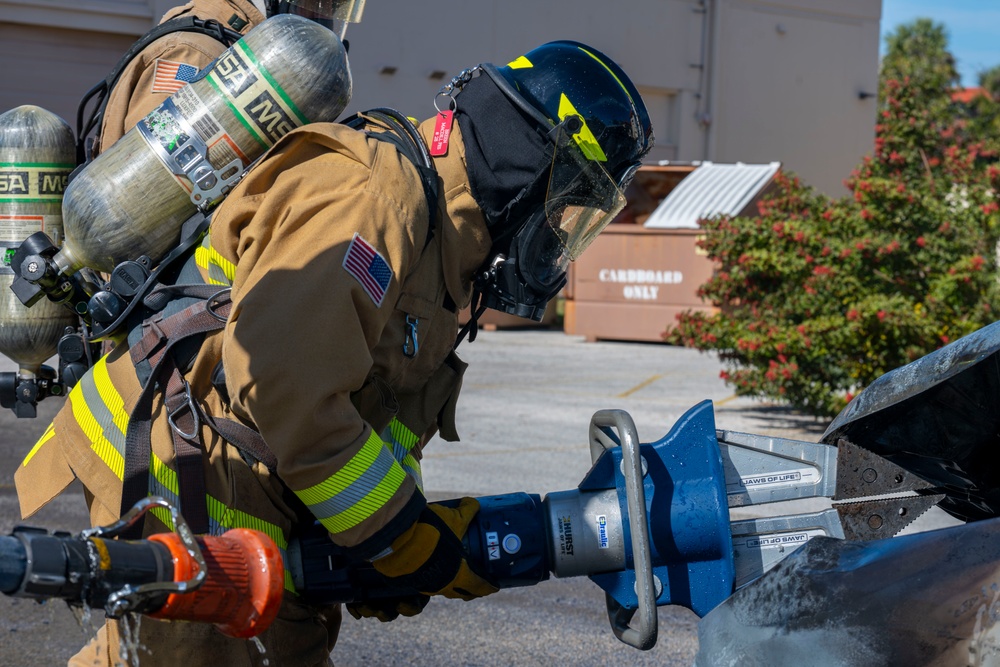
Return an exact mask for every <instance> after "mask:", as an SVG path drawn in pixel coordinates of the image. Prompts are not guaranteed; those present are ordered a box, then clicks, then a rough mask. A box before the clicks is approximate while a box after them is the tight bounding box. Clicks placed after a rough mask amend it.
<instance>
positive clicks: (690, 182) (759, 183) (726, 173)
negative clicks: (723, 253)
mask: <svg viewBox="0 0 1000 667" xmlns="http://www.w3.org/2000/svg"><path fill="white" fill-rule="evenodd" d="M780 167H781V163H780V162H771V163H769V164H744V163H743V162H736V163H731V164H716V163H714V162H702V163H701V164H700V165H699V166H698V168H697V169H695V170H694V171H692V172H691V173H690V174H689V175H687V176H686V177H685V178H684V179H683V180H681V182H680V183H678V184H677V187H676V188H674V189H673V190H671V191H670V194H668V195H667V196H666V197H665V198H664V199H663V201H662V202H660V205H659V206H657V207H656V209H655V210H654V211H653V212H652V213H651V214H650V216H649V218H648V219H647V220H646V222H645V224H644V225H643V226H644V227H649V228H653V229H677V228H692V229H696V228H697V227H698V221H699V220H701V219H702V218H708V217H711V216H713V215H719V214H725V215H740V214H741V213H742V212H743V210H744V209H745V208H746V207H747V205H748V204H750V202H751V201H753V199H754V197H756V196H757V195H758V194H760V192H761V191H762V190H763V189H764V188H765V187H767V185H768V184H769V183H770V182H771V179H772V178H773V177H774V175H775V174H776V173H777V172H778V169H779V168H780Z"/></svg>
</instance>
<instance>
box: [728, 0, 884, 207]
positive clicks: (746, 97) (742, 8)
mask: <svg viewBox="0 0 1000 667" xmlns="http://www.w3.org/2000/svg"><path fill="white" fill-rule="evenodd" d="M719 2H720V11H719V14H718V21H717V26H718V28H717V33H716V35H715V41H716V46H715V50H716V57H715V58H714V62H715V63H716V65H715V71H714V73H713V75H714V80H713V83H712V90H713V97H714V98H715V103H714V104H713V105H712V106H713V113H712V121H713V123H712V124H713V128H712V130H711V135H710V139H709V141H710V143H709V153H710V154H711V156H712V158H711V159H713V160H716V161H719V162H732V161H738V160H743V161H749V160H753V161H757V160H760V159H761V157H762V156H766V155H767V154H768V152H769V151H774V152H775V153H776V154H774V155H773V156H772V158H773V159H777V160H780V161H781V162H783V163H784V165H785V167H786V168H789V169H791V170H793V171H795V172H797V173H798V174H799V175H800V176H802V177H803V180H805V181H806V182H807V183H809V184H811V185H814V186H816V187H818V188H820V189H821V190H823V191H825V192H828V193H830V194H839V193H842V192H846V190H844V189H843V185H842V180H843V179H844V178H846V177H847V176H848V175H849V174H850V171H851V169H853V168H854V167H855V166H856V165H857V164H858V162H859V158H861V156H862V155H864V154H865V153H868V152H871V150H872V145H873V142H874V139H875V114H876V104H877V98H876V97H875V96H874V93H876V92H877V91H878V68H877V63H878V39H879V36H878V35H879V15H880V3H879V2H872V1H870V0H838V1H837V2H827V1H824V0H783V1H776V2H775V1H772V2H762V1H759V0H719ZM859 93H866V94H872V96H871V97H865V98H864V99H861V97H860V95H859Z"/></svg>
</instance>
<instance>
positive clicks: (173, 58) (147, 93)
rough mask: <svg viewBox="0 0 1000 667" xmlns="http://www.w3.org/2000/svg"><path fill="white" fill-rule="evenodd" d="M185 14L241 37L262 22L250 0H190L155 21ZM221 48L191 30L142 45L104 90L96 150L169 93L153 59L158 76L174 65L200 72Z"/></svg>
mask: <svg viewBox="0 0 1000 667" xmlns="http://www.w3.org/2000/svg"><path fill="white" fill-rule="evenodd" d="M186 16H193V17H196V18H199V19H202V20H206V21H207V20H210V19H211V20H215V21H218V22H219V23H221V24H222V25H224V26H226V27H228V28H230V29H232V30H235V31H237V32H240V33H243V34H244V35H245V34H246V33H247V32H249V31H250V30H251V29H252V28H253V27H254V26H257V25H259V24H260V23H262V22H263V21H264V15H263V14H261V12H260V11H259V10H258V9H257V8H256V7H255V6H254V3H253V2H251V0H192V1H191V2H188V3H187V4H186V5H181V6H179V7H175V8H174V9H171V10H170V11H168V12H167V13H166V14H164V16H163V18H162V19H161V21H160V22H161V23H163V22H166V21H169V20H171V19H176V18H182V17H186ZM225 50H226V46H225V45H224V44H223V43H222V42H220V41H219V40H217V39H214V38H212V37H210V36H208V35H204V34H201V33H195V32H174V33H170V34H168V35H164V36H163V37H161V38H160V39H158V40H156V41H155V42H153V43H152V44H150V45H149V46H147V47H146V48H145V49H143V50H142V51H141V52H140V53H139V55H138V56H136V58H135V59H134V60H133V61H132V62H131V63H129V65H128V66H127V67H126V68H125V70H124V71H123V72H122V74H121V77H120V78H119V79H118V83H117V84H115V87H114V88H113V89H112V90H111V92H110V94H109V98H108V105H107V108H106V109H105V111H104V118H103V120H102V122H101V130H100V136H99V143H98V144H97V148H98V150H97V153H100V152H102V151H104V150H106V149H107V148H108V146H110V145H111V144H113V143H114V142H116V141H118V140H119V139H121V137H122V135H124V134H125V133H126V132H128V131H129V130H131V129H132V128H133V127H135V124H136V123H138V122H139V121H140V120H142V119H143V118H144V117H145V116H146V114H148V113H149V112H150V111H152V110H153V109H155V108H156V107H158V106H159V105H160V104H161V103H162V102H163V100H165V99H167V98H168V97H170V95H171V93H170V92H167V90H166V89H165V88H164V87H163V86H162V85H159V86H158V85H157V84H156V74H157V61H160V63H161V65H160V72H161V76H163V74H162V73H163V71H164V69H165V68H166V67H172V66H174V65H188V66H190V67H193V68H195V69H196V70H201V69H202V68H204V67H205V66H206V65H208V64H209V63H210V62H212V61H213V60H215V58H216V57H218V56H219V54H221V53H222V52H223V51H225Z"/></svg>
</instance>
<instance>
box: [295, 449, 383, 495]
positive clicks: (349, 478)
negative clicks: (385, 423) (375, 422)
mask: <svg viewBox="0 0 1000 667" xmlns="http://www.w3.org/2000/svg"><path fill="white" fill-rule="evenodd" d="M384 449H385V444H384V443H383V442H382V439H381V438H379V437H378V436H377V435H375V432H374V431H372V432H371V433H370V434H369V436H368V440H367V441H366V442H365V444H364V445H363V446H362V447H361V451H359V452H358V453H357V454H355V455H354V456H353V457H352V458H351V460H350V461H348V462H347V465H345V466H344V467H343V468H341V469H340V470H338V471H337V472H335V473H334V474H333V475H331V476H330V477H327V478H326V479H324V480H323V481H322V482H320V483H319V484H315V485H313V486H310V487H309V488H308V489H303V490H301V491H296V492H295V494H296V495H297V496H298V497H299V498H301V499H302V501H303V502H304V503H305V504H307V505H316V504H319V503H322V502H324V501H326V500H329V499H330V498H332V497H334V496H336V495H337V494H338V493H340V492H341V491H343V490H344V489H346V488H348V487H349V486H350V485H351V484H353V483H354V482H356V481H357V480H359V479H360V478H361V476H362V475H364V474H365V473H366V472H368V470H369V468H371V466H372V464H373V463H375V460H376V459H377V458H378V456H379V454H381V453H382V451H383V450H384ZM372 486H374V485H372Z"/></svg>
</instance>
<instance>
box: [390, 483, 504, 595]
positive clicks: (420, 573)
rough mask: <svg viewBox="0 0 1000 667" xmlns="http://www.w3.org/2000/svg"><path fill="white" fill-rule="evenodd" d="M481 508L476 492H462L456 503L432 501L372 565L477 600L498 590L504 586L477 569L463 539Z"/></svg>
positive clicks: (403, 584)
mask: <svg viewBox="0 0 1000 667" xmlns="http://www.w3.org/2000/svg"><path fill="white" fill-rule="evenodd" d="M478 511H479V501H478V500H476V499H475V498H462V499H461V500H460V501H459V503H458V506H457V507H454V508H452V507H447V506H445V505H442V504H440V503H427V505H426V506H425V507H424V509H423V511H422V512H421V513H420V516H419V517H418V518H417V521H416V522H415V523H414V524H413V525H412V526H410V527H409V528H408V529H407V530H406V531H404V532H403V534H402V535H400V536H399V537H397V538H396V539H395V540H394V541H393V543H392V546H391V547H390V551H389V552H388V553H386V554H385V555H381V556H379V557H377V558H375V559H374V560H373V561H372V566H373V567H374V568H375V569H376V570H377V571H378V572H379V573H380V574H382V575H383V576H384V577H387V578H388V579H389V580H390V582H391V583H392V584H395V585H397V586H399V587H400V588H404V589H411V590H416V591H419V592H420V593H423V594H424V595H443V596H445V597H449V598H461V599H463V600H471V599H473V598H478V597H482V596H484V595H489V594H490V593H496V592H497V590H499V589H497V587H496V586H494V585H493V584H492V583H490V582H489V581H487V580H486V579H485V578H484V577H482V576H480V575H479V574H477V573H476V571H475V569H474V567H475V566H474V564H472V563H470V562H469V561H470V559H469V552H468V550H467V549H466V548H465V546H464V545H463V544H462V538H463V537H464V536H465V533H466V531H467V530H468V528H469V523H470V522H471V521H472V519H473V517H475V516H476V512H478Z"/></svg>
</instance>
